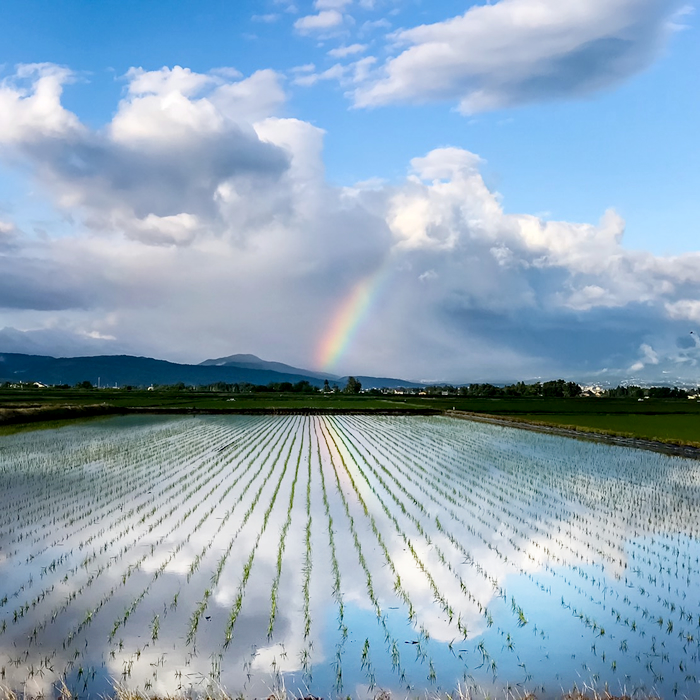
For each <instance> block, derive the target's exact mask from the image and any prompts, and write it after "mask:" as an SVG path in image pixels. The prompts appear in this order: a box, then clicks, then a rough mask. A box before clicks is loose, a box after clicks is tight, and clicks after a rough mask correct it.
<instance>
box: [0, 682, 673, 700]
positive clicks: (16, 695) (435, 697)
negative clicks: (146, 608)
mask: <svg viewBox="0 0 700 700" xmlns="http://www.w3.org/2000/svg"><path fill="white" fill-rule="evenodd" d="M50 697H52V698H55V700H77V697H78V696H74V695H73V694H72V693H71V691H70V690H69V689H68V687H67V686H66V685H65V683H62V684H61V685H60V686H59V687H57V688H56V692H55V694H54V695H53V696H50ZM411 697H412V696H404V695H401V696H398V695H393V694H392V693H390V692H387V691H379V692H377V693H375V695H374V696H373V700H404V698H406V699H408V698H411ZM544 697H547V698H551V697H552V696H551V695H550V694H546V695H543V696H540V695H537V694H536V693H533V692H520V691H517V690H513V689H505V690H503V691H502V693H500V694H491V693H489V692H487V691H485V690H482V689H479V688H474V687H473V686H472V687H470V688H462V687H458V688H457V689H456V690H455V691H454V692H453V693H431V692H425V693H423V694H419V695H416V696H415V698H416V700H499V699H501V698H502V700H539V699H540V698H544ZM558 697H559V699H560V700H662V699H661V697H660V696H659V695H639V694H637V693H635V694H634V696H630V695H626V694H623V695H614V694H612V693H610V692H609V691H608V690H607V689H605V690H602V691H601V690H596V689H594V688H584V690H579V689H578V688H574V689H573V690H570V691H568V692H563V693H562V694H561V695H560V696H558ZM46 698H47V696H45V695H29V694H25V693H20V692H15V691H12V690H10V689H8V688H3V687H1V686H0V700H45V699H46ZM99 698H100V700H249V698H247V696H244V695H237V696H232V695H229V694H227V693H226V692H225V691H224V690H223V689H219V690H217V691H215V692H212V691H211V689H210V690H207V691H205V692H202V693H192V692H183V693H178V694H168V695H157V694H153V695H151V694H148V693H145V692H142V691H135V690H130V689H128V688H124V687H122V686H120V685H116V686H115V687H114V692H113V694H112V695H109V696H99ZM253 700H353V698H352V697H351V696H350V695H347V696H338V697H337V698H336V697H335V696H334V697H333V698H327V699H326V698H322V697H317V696H314V695H306V696H303V695H295V694H293V693H290V692H288V691H287V690H285V689H284V688H282V689H281V690H277V691H273V692H272V693H271V694H270V695H268V696H267V697H264V698H255V699H253Z"/></svg>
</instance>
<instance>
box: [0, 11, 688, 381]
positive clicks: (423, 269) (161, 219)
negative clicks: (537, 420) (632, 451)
mask: <svg viewBox="0 0 700 700" xmlns="http://www.w3.org/2000/svg"><path fill="white" fill-rule="evenodd" d="M1 26H2V36H3V41H2V48H1V49H0V56H1V59H0V61H1V62H2V65H3V77H4V81H3V88H2V91H0V132H4V133H0V231H2V232H3V234H2V235H3V237H4V238H0V266H1V267H2V268H3V269H0V274H2V273H3V272H4V278H5V284H4V285H3V284H2V281H0V328H1V327H3V326H5V327H6V330H5V331H0V351H1V350H5V351H10V350H19V351H23V350H26V351H32V350H33V351H37V352H38V351H42V352H47V353H49V354H69V353H70V354H72V353H79V354H85V353H93V352H122V351H128V352H134V353H143V354H153V355H157V356H159V357H167V358H169V359H176V360H186V361H195V360H201V359H205V357H207V356H215V355H223V354H231V353H234V352H255V353H257V354H259V355H261V356H263V357H266V358H269V359H275V360H281V361H287V362H293V363H297V364H304V365H306V366H308V365H313V364H316V365H319V363H323V358H322V357H321V354H319V347H320V345H322V343H323V340H324V338H326V337H327V334H328V330H327V329H328V328H329V327H331V326H332V325H333V320H334V319H335V318H336V317H337V315H338V313H339V309H341V308H343V304H345V303H346V302H347V300H348V299H349V298H350V297H351V296H352V293H353V289H355V288H356V287H357V285H358V284H361V283H362V282H363V280H364V279H366V278H367V276H368V275H371V274H374V273H376V272H377V270H384V269H386V270H387V271H388V273H387V278H388V279H389V282H388V283H387V284H384V285H382V288H381V291H380V290H379V289H378V290H377V293H376V294H377V298H376V299H374V300H373V303H372V304H371V308H370V310H369V311H368V312H367V313H364V314H363V315H362V318H360V314H359V312H358V313H357V314H356V316H357V318H356V321H355V325H354V326H353V327H352V328H347V329H345V331H344V332H345V334H346V336H347V337H346V338H345V340H346V341H347V342H345V343H344V346H343V347H344V350H343V352H342V353H341V354H340V355H338V356H337V358H335V360H334V365H333V366H332V367H331V366H326V367H325V369H329V370H331V371H337V372H339V373H344V372H350V371H354V372H357V373H375V374H385V375H386V374H403V376H408V377H410V378H412V379H422V378H425V379H449V380H452V381H469V380H470V379H483V378H491V379H509V378H520V377H521V376H525V377H531V376H544V375H545V374H549V373H552V372H554V373H556V374H562V375H563V374H566V375H567V376H571V377H575V376H577V373H578V374H580V375H583V374H585V375H586V376H587V377H588V376H601V377H605V376H606V373H609V374H610V376H612V375H614V376H615V377H618V376H623V375H624V376H630V377H633V376H636V375H637V374H640V373H641V375H640V376H642V375H644V373H645V372H646V373H651V374H654V376H658V377H660V378H665V377H673V378H676V377H681V376H682V377H692V376H694V372H695V371H696V370H695V367H696V362H697V359H700V356H699V357H698V358H696V357H695V355H694V346H693V347H690V346H688V342H687V339H686V338H685V336H686V335H687V334H688V330H687V329H690V328H693V327H694V325H693V324H697V325H700V300H699V298H698V289H699V285H700V260H699V258H700V254H699V253H698V242H699V240H700V238H699V236H698V225H697V221H698V202H697V192H698V191H700V162H699V161H700V158H699V156H698V154H699V153H700V143H699V139H700V137H699V136H698V130H697V126H696V125H697V123H698V122H699V121H700V71H699V70H697V68H698V66H700V41H698V29H697V16H696V15H695V13H694V8H693V6H692V5H684V4H683V3H673V2H667V1H664V2H662V1H661V0H607V1H606V2H603V1H602V0H588V2H585V3H577V4H574V3H570V4H567V5H565V6H562V4H561V3H558V2H554V0H537V1H536V0H500V1H499V2H492V3H488V4H487V3H470V2H456V1H451V0H450V1H446V2H440V3H435V2H426V1H421V0H315V1H314V2H311V1H308V2H298V3H293V2H291V0H268V1H258V2H252V1H250V2H240V1H239V2H223V1H218V2H211V1H200V2H196V3H195V2H189V1H186V2H185V1H183V2H178V3H173V2H157V1H152V2H148V3H144V2H131V1H123V0H122V1H120V2H111V1H105V2H99V3H95V2H87V1H84V2H77V1H75V0H63V1H60V2H47V1H43V2H40V1H38V0H35V1H34V2H26V1H24V2H19V1H10V2H6V3H3V11H2V25H1ZM28 66H31V67H28ZM3 111H4V113H5V121H3V118H2V112H3ZM686 327H687V329H686ZM601 329H607V330H606V331H605V332H602V333H601ZM338 332H339V333H342V332H343V331H342V329H341V330H340V331H338ZM3 334H4V335H3ZM350 336H352V342H350ZM406 337H411V338H412V341H411V343H410V344H407V343H406V342H405V338H406ZM571 338H580V339H586V338H588V339H589V340H588V341H586V340H581V341H580V342H577V343H576V344H575V345H576V349H577V350H578V351H577V352H572V345H571V342H570V340H571ZM686 346H687V347H686ZM574 358H575V359H574Z"/></svg>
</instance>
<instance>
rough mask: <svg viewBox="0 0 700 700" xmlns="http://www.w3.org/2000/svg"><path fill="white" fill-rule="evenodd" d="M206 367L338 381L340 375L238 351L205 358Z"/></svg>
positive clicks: (204, 364) (202, 363) (202, 364)
mask: <svg viewBox="0 0 700 700" xmlns="http://www.w3.org/2000/svg"><path fill="white" fill-rule="evenodd" d="M200 365H201V366H204V367H212V366H213V367H241V368H246V369H265V370H269V371H272V372H287V373H292V374H300V375H302V376H305V377H314V378H316V379H328V380H331V381H336V380H338V379H340V377H338V376H336V375H335V374H328V373H327V372H316V371H314V370H310V369H302V368H301V367H293V366H292V365H287V364H284V363H283V362H269V361H268V360H261V359H260V358H259V357H258V356H257V355H251V354H248V353H238V354H236V355H229V356H228V357H217V358H215V359H210V360H204V362H200Z"/></svg>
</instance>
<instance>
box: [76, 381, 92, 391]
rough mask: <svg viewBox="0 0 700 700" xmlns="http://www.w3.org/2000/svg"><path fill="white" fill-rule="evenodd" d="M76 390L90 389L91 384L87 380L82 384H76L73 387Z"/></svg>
mask: <svg viewBox="0 0 700 700" xmlns="http://www.w3.org/2000/svg"><path fill="white" fill-rule="evenodd" d="M75 388H76V389H92V382H89V381H88V380H87V379H86V380H85V381H84V382H78V383H77V384H76V385H75Z"/></svg>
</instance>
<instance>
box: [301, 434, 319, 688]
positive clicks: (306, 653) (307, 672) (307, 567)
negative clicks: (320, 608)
mask: <svg viewBox="0 0 700 700" xmlns="http://www.w3.org/2000/svg"><path fill="white" fill-rule="evenodd" d="M305 423H306V426H305V427H306V430H307V438H306V441H307V459H306V468H307V473H306V499H305V505H306V525H305V527H304V564H303V567H302V576H303V578H302V585H301V592H302V600H303V616H304V646H303V648H302V650H301V652H300V653H299V660H300V662H301V667H302V671H303V674H304V678H305V679H306V681H307V682H308V683H310V682H311V680H312V674H311V662H310V660H311V639H310V636H311V590H310V587H311V569H312V557H311V524H312V517H311V458H312V455H313V449H312V444H311V421H310V420H306V421H305ZM319 464H320V460H319Z"/></svg>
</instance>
